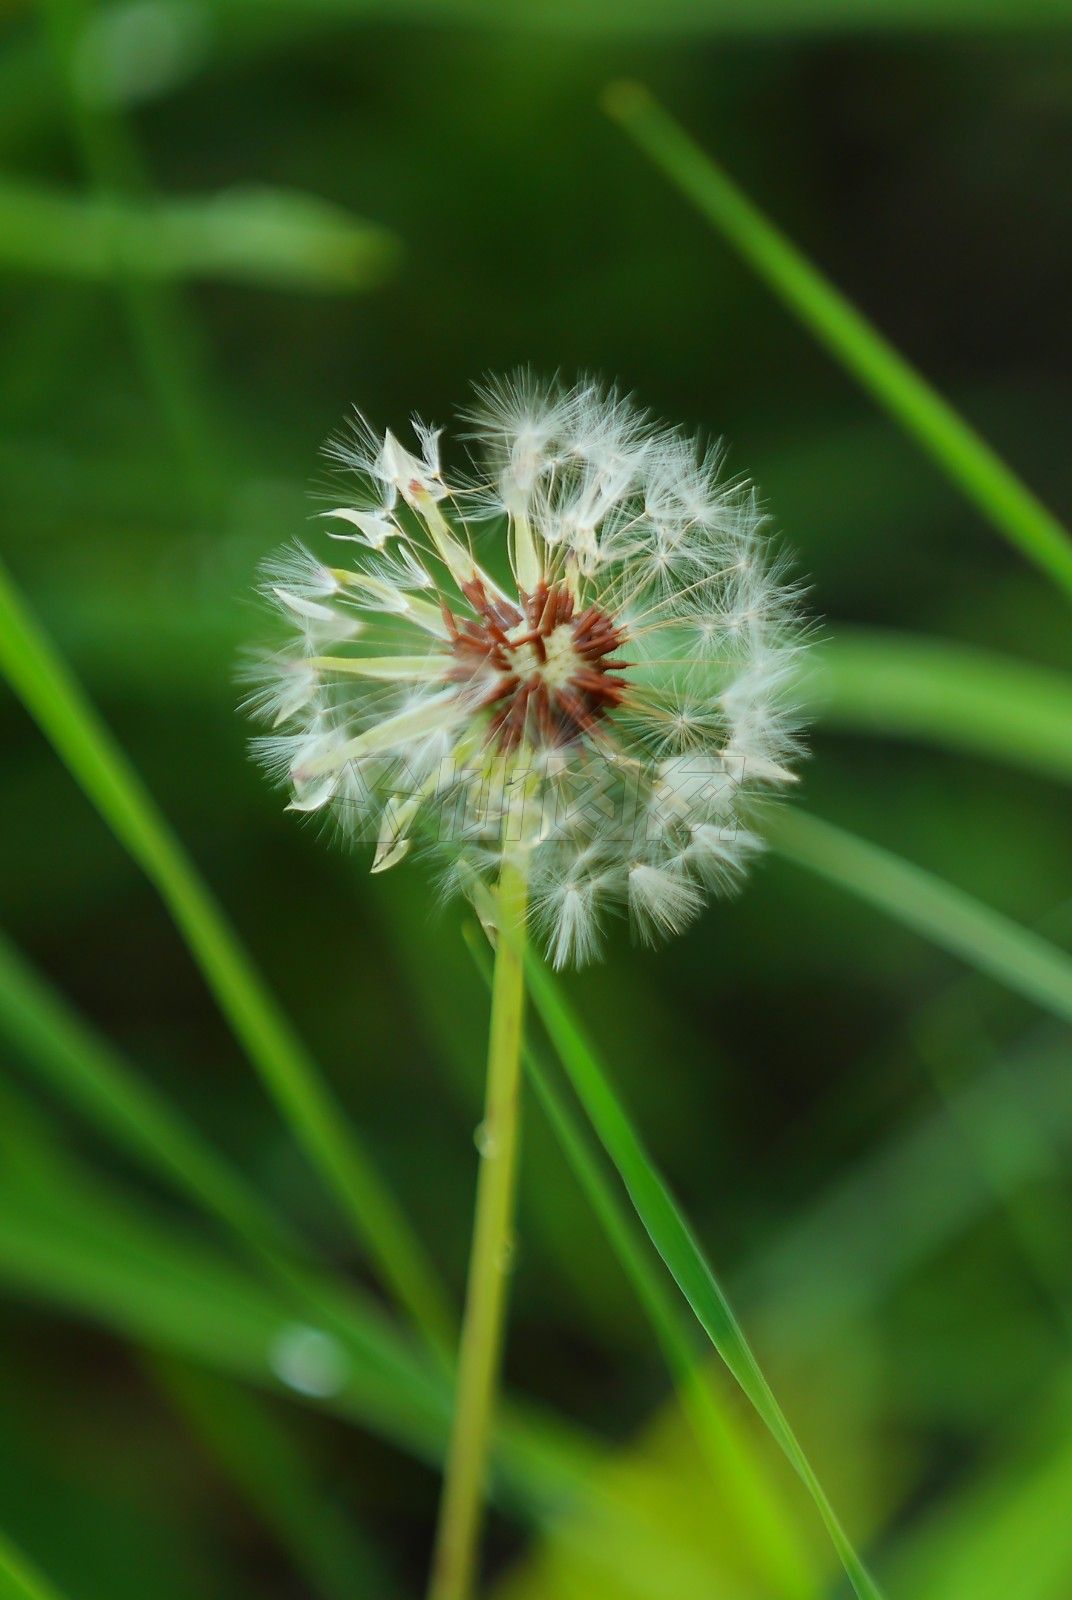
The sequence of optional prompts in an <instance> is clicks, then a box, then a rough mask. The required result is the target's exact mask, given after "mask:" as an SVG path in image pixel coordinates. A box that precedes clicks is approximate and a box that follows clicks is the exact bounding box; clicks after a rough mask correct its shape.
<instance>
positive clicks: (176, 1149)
mask: <svg viewBox="0 0 1072 1600" xmlns="http://www.w3.org/2000/svg"><path fill="white" fill-rule="evenodd" d="M0 1028H3V1029H5V1030H6V1032H7V1033H8V1035H9V1037H10V1038H11V1039H12V1040H13V1042H14V1043H15V1045H16V1047H17V1050H18V1059H19V1060H21V1061H22V1062H23V1063H24V1064H25V1065H26V1066H28V1067H29V1068H30V1069H31V1070H33V1071H35V1072H36V1073H37V1074H38V1075H39V1076H40V1077H41V1078H43V1080H44V1081H45V1082H46V1083H47V1084H49V1085H50V1086H51V1087H52V1088H53V1090H54V1091H56V1092H58V1093H59V1094H60V1095H61V1096H62V1097H63V1099H64V1101H65V1103H66V1104H67V1105H68V1106H70V1107H71V1108H72V1109H73V1110H75V1111H76V1112H77V1113H78V1114H79V1115H81V1116H82V1117H83V1118H84V1119H85V1120H86V1121H87V1123H89V1125H90V1126H92V1127H94V1128H96V1129H97V1130H98V1131H99V1132H101V1133H102V1134H103V1135H104V1136H105V1137H106V1138H108V1139H109V1140H110V1141H111V1142H112V1144H114V1145H115V1146H116V1147H118V1148H119V1149H121V1150H123V1151H125V1152H126V1153H127V1154H128V1155H129V1156H132V1157H133V1158H134V1160H135V1161H136V1162H137V1163H138V1164H139V1165H140V1166H141V1167H142V1168H143V1170H145V1171H146V1172H148V1173H149V1174H150V1175H151V1176H153V1177H155V1178H158V1179H163V1180H164V1182H165V1183H167V1184H168V1185H169V1186H170V1187H171V1188H172V1189H173V1190H174V1191H175V1192H176V1193H177V1194H178V1195H179V1196H180V1197H181V1198H183V1199H187V1200H193V1201H194V1203H195V1204H196V1205H197V1206H199V1207H200V1208H201V1210H203V1211H204V1212H205V1213H206V1214H207V1215H208V1216H210V1217H212V1218H214V1219H215V1220H216V1221H218V1222H220V1223H222V1224H223V1226H224V1228H225V1229H227V1230H228V1231H229V1232H230V1233H232V1234H233V1235H234V1237H235V1238H236V1239H237V1240H238V1242H239V1243H240V1244H241V1245H242V1246H243V1247H244V1249H245V1250H246V1252H247V1253H248V1255H249V1256H250V1258H251V1259H252V1260H253V1261H254V1262H255V1263H256V1264H257V1265H259V1266H264V1267H267V1269H268V1271H269V1272H270V1274H271V1276H272V1277H273V1279H274V1280H275V1281H276V1282H278V1283H279V1284H280V1285H281V1286H282V1287H283V1289H284V1291H285V1293H286V1295H287V1297H288V1299H290V1300H292V1301H293V1303H294V1305H295V1308H296V1311H297V1313H298V1314H299V1315H302V1316H304V1317H307V1318H309V1319H310V1320H311V1322H312V1323H313V1324H314V1325H319V1324H321V1323H322V1324H323V1325H324V1326H325V1327H326V1328H328V1329H329V1330H330V1332H331V1333H332V1335H333V1336H335V1337H337V1338H338V1339H339V1340H340V1341H341V1342H342V1344H343V1346H344V1348H345V1349H346V1350H347V1351H350V1350H352V1349H356V1351H357V1352H358V1354H359V1356H360V1355H361V1354H362V1353H363V1352H364V1351H365V1350H366V1348H367V1330H366V1328H365V1326H364V1322H363V1319H362V1316H361V1314H360V1310H359V1309H358V1308H356V1307H355V1305H354V1304H353V1303H352V1302H351V1300H350V1299H348V1298H347V1296H346V1294H345V1292H340V1286H339V1285H338V1284H337V1283H336V1282H334V1281H333V1280H332V1279H331V1278H329V1277H328V1276H327V1275H326V1274H325V1273H324V1272H323V1271H320V1270H315V1269H313V1268H311V1267H310V1266H309V1265H308V1263H307V1257H308V1254H309V1252H308V1250H307V1249H306V1247H305V1245H304V1242H303V1241H302V1240H301V1239H299V1238H298V1237H297V1236H296V1234H295V1233H294V1231H293V1229H292V1228H291V1227H290V1226H289V1224H288V1223H287V1222H286V1221H285V1220H284V1219H283V1218H282V1217H281V1216H280V1215H279V1214H278V1212H276V1211H275V1210H274V1209H273V1208H272V1207H271V1206H270V1205H269V1204H268V1203H267V1202H266V1201H265V1200H263V1199H262V1198H261V1196H260V1195H259V1194H258V1193H257V1191H256V1190H255V1189H254V1188H253V1187H252V1186H251V1185H249V1184H248V1183H246V1181H245V1180H244V1178H243V1177H242V1176H241V1174H240V1173H239V1172H238V1171H236V1170H235V1169H234V1168H233V1167H232V1166H230V1164H229V1163H228V1162H227V1161H225V1160H224V1159H223V1158H222V1157H221V1156H220V1155H219V1154H218V1153H217V1152H216V1150H215V1149H214V1148H213V1147H212V1145H210V1144H209V1143H208V1142H207V1141H205V1140H204V1139H202V1138H201V1136H200V1135H199V1134H198V1133H197V1131H196V1130H195V1129H194V1128H192V1127H191V1126H190V1124H189V1123H187V1122H186V1121H185V1120H184V1119H183V1118H182V1116H181V1115H180V1114H179V1113H177V1112H176V1111H175V1110H174V1109H173V1108H172V1107H171V1106H169V1105H168V1103H167V1101H166V1100H165V1099H164V1098H163V1097H162V1096H160V1095H158V1094H156V1093H155V1092H154V1091H153V1090H152V1089H151V1088H149V1086H148V1085H147V1084H146V1083H145V1082H144V1080H142V1079H141V1078H140V1077H139V1076H138V1075H137V1074H136V1073H135V1071H134V1070H133V1069H132V1068H131V1067H129V1066H128V1065H127V1064H126V1063H125V1062H123V1061H122V1059H121V1058H120V1057H119V1055H118V1053H117V1052H116V1051H114V1050H113V1049H112V1048H111V1047H110V1046H109V1045H108V1044H107V1042H106V1041H105V1040H103V1039H101V1038H100V1037H99V1036H98V1035H97V1034H96V1033H95V1032H94V1031H93V1030H92V1029H91V1028H90V1027H89V1026H88V1025H87V1024H86V1023H85V1022H84V1021H82V1019H81V1018H79V1017H78V1016H76V1015H75V1013H74V1012H73V1011H71V1010H70V1008H69V1007H67V1006H66V1005H65V1004H64V1003H63V1001H62V1000H61V999H60V998H59V996H58V995H56V994H55V993H54V992H53V991H52V990H51V989H50V988H49V987H48V985H46V984H45V983H44V982H43V981H42V980H41V978H39V977H38V976H37V974H35V973H34V972H33V971H32V969H31V968H30V967H29V966H28V965H27V964H26V963H25V962H24V961H22V960H21V959H20V957H19V956H18V954H17V952H16V951H15V950H14V949H13V947H12V946H11V945H10V943H9V942H8V941H7V940H6V939H5V938H4V936H3V934H2V932H0ZM7 1092H8V1093H10V1091H7ZM39 1156H40V1152H39Z"/></svg>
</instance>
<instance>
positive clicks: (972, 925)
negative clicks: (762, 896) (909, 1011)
mask: <svg viewBox="0 0 1072 1600" xmlns="http://www.w3.org/2000/svg"><path fill="white" fill-rule="evenodd" d="M770 832H771V843H772V845H773V848H774V849H775V850H777V851H778V853H779V855H782V856H785V857H786V859H787V860H790V861H794V862H796V864H797V865H798V866H802V867H807V868H808V869H809V870H810V871H812V872H817V873H818V874H819V875H820V876H821V877H824V878H827V879H829V880H830V882H831V883H836V884H837V885H838V887H839V888H842V889H847V890H848V891H849V893H850V894H854V895H856V896H857V897H858V898H859V899H862V900H866V901H867V902H868V903H869V904H870V905H873V906H875V907H877V908H878V910H880V911H884V912H885V913H886V914H887V915H888V916H891V917H894V918H895V919H896V920H897V921H898V922H902V923H904V925H905V926H906V927H908V928H911V929H912V930H913V931H914V932H915V933H920V934H922V935H923V936H924V938H926V939H930V940H931V941H932V942H933V943H934V944H937V945H941V946H942V948H943V949H946V950H949V951H951V952H952V953H953V954H954V955H956V956H960V957H961V959H962V960H964V961H967V962H969V963H970V964H971V965H972V966H974V967H977V968H978V969H979V971H980V972H985V973H988V974H989V976H990V977H992V978H996V979H997V980H998V982H999V983H1004V984H1005V985H1007V987H1008V988H1010V989H1013V990H1015V991H1016V992H1017V993H1018V994H1021V995H1023V996H1024V997H1025V998H1026V999H1028V1000H1031V1001H1033V1002H1034V1003H1035V1004H1036V1005H1039V1006H1042V1008H1043V1009H1044V1010H1046V1011H1050V1012H1052V1013H1053V1015H1054V1016H1056V1017H1060V1018H1061V1020H1062V1021H1065V1022H1072V956H1067V955H1065V953H1064V951H1062V950H1058V949H1056V948H1055V947H1054V946H1053V945H1051V944H1049V943H1048V942H1047V941H1046V940H1045V939H1043V938H1042V937H1041V936H1040V935H1039V934H1037V933H1033V932H1032V931H1031V929H1029V928H1022V927H1021V926H1020V925H1019V924H1018V923H1016V922H1013V921H1012V920H1011V919H1010V918H1008V917H1004V916H1002V914H1001V913H1000V912H999V911H994V910H992V909H991V908H990V907H989V906H986V905H983V904H982V903H981V902H980V901H978V900H976V899H975V898H974V897H973V896H972V895H970V894H965V893H964V891H963V890H962V889H957V888H955V887H954V886H953V885H952V884H949V883H946V882H944V881H943V879H941V878H938V877H935V875H934V874H933V873H931V872H927V871H926V870H925V869H924V868H923V867H917V866H915V865H914V864H913V863H911V862H909V861H902V860H901V858H900V857H899V856H895V855H893V854H892V853H891V852H890V851H888V850H883V849H882V848H881V847H880V846H878V845H874V844H869V843H868V842H867V841H866V840H864V839H858V838H856V837H855V835H854V834H851V833H846V832H845V830H844V829H843V828H837V827H835V826H834V825H833V824H832V823H829V822H821V821H820V820H819V818H818V817H811V816H807V815H805V814H804V813H803V812H801V811H800V810H799V809H794V810H790V809H788V808H787V809H786V810H784V811H783V812H782V813H780V814H779V815H778V816H777V818H775V819H773V821H772V826H771V830H770Z"/></svg>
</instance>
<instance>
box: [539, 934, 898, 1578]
mask: <svg viewBox="0 0 1072 1600" xmlns="http://www.w3.org/2000/svg"><path fill="white" fill-rule="evenodd" d="M527 972H528V979H529V987H530V991H531V994H532V998H533V1002H534V1004H535V1006H536V1009H537V1011H538V1012H539V1015H540V1020H541V1021H542V1023H543V1025H544V1027H545V1028H546V1030H547V1033H548V1036H549V1037H550V1039H551V1042H552V1043H553V1045H554V1047H555V1050H556V1052H557V1054H558V1057H559V1059H560V1061H561V1062H562V1065H563V1067H564V1068H565V1070H566V1073H567V1075H568V1076H569V1079H570V1081H571V1083H572V1084H573V1087H574V1089H575V1091H576V1093H577V1096H578V1098H579V1099H580V1101H581V1104H582V1105H583V1106H584V1109H585V1111H586V1113H587V1115H588V1117H589V1119H590V1121H591V1123H592V1126H593V1127H594V1128H595V1130H596V1133H597V1134H598V1135H599V1138H600V1140H601V1141H602V1143H603V1147H604V1149H605V1150H606V1152H607V1154H608V1155H609V1156H610V1158H611V1160H612V1162H613V1163H614V1165H615V1167H616V1168H617V1169H618V1173H619V1176H620V1177H621V1179H622V1182H623V1183H624V1184H625V1187H626V1189H627V1190H628V1192H629V1196H630V1198H631V1200H632V1202H633V1205H634V1206H635V1208H636V1212H637V1215H638V1216H639V1218H640V1220H641V1222H642V1223H643V1224H644V1227H645V1228H646V1229H647V1232H648V1235H649V1237H650V1238H651V1241H652V1243H653V1244H654V1245H655V1248H656V1249H657V1250H658V1252H659V1254H660V1255H661V1256H662V1258H663V1260H664V1262H665V1263H666V1265H667V1267H668V1268H669V1270H670V1272H671V1273H672V1274H673V1277H674V1279H675V1281H676V1282H677V1284H678V1287H679V1288H680V1289H681V1292H682V1294H683V1295H684V1296H685V1298H686V1300H687V1301H688V1303H689V1305H690V1306H691V1307H692V1309H693V1311H694V1312H695V1314H696V1316H697V1318H698V1320H699V1322H700V1324H701V1326H702V1327H703V1328H704V1329H705V1330H706V1332H707V1334H708V1336H709V1338H710V1340H711V1343H712V1344H713V1345H714V1347H715V1349H716V1350H717V1351H718V1353H719V1355H720V1356H721V1357H722V1359H723V1361H724V1362H725V1363H726V1365H727V1367H728V1368H729V1370H730V1372H731V1373H732V1374H733V1376H734V1378H736V1380H737V1382H738V1383H739V1384H740V1386H741V1389H742V1390H743V1392H744V1393H745V1395H747V1397H748V1399H749V1400H750V1401H751V1403H752V1405H753V1406H754V1407H755V1409H756V1411H757V1412H758V1414H759V1416H760V1417H761V1418H762V1420H763V1421H764V1423H765V1424H766V1426H767V1427H768V1428H769V1430H770V1432H771V1434H772V1436H773V1437H774V1439H775V1440H776V1441H777V1443H778V1444H779V1445H780V1446H781V1448H782V1450H783V1451H784V1452H785V1455H786V1457H787V1459H788V1460H789V1462H790V1463H791V1465H792V1466H793V1467H794V1469H795V1470H796V1472H797V1473H798V1474H799V1476H800V1478H801V1480H802V1482H803V1483H804V1485H805V1487H806V1488H807V1490H808V1492H809V1494H810V1495H811V1497H812V1499H813V1500H814V1502H815V1505H816V1508H817V1509H818V1512H819V1515H820V1516H821V1518H822V1520H823V1523H824V1525H825V1527H826V1529H827V1531H828V1533H829V1534H830V1538H831V1540H832V1542H833V1545H834V1548H835V1550H836V1551H837V1553H838V1557H839V1559H840V1561H841V1563H842V1566H843V1567H844V1569H845V1572H846V1575H847V1576H848V1578H849V1581H850V1583H851V1584H852V1587H853V1590H854V1592H855V1593H856V1594H857V1595H858V1596H859V1597H860V1600H880V1597H881V1591H880V1590H879V1588H878V1586H877V1585H876V1583H875V1581H874V1579H873V1578H872V1577H871V1575H870V1573H869V1572H868V1571H867V1569H866V1567H865V1566H864V1564H863V1562H862V1561H861V1559H860V1557H859V1556H858V1555H857V1553H856V1551H855V1550H854V1548H853V1546H852V1544H851V1542H850V1540H849V1538H848V1536H847V1534H846V1533H845V1531H844V1529H843V1528H842V1526H841V1523H840V1522H839V1521H838V1518H837V1514H836V1513H835V1511H834V1509H833V1506H832V1505H831V1504H830V1501H829V1500H828V1498H827V1496H826V1492H825V1490H824V1489H823V1486H822V1484H821V1483H820V1482H819V1479H818V1478H817V1477H816V1475H815V1471H814V1469H813V1468H812V1465H811V1462H810V1461H809V1460H808V1457H807V1456H806V1454H805V1453H804V1450H803V1448H802V1447H801V1445H800V1443H799V1441H798V1439H797V1437H796V1435H795V1433H794V1432H793V1430H792V1428H791V1427H790V1425H789V1422H788V1421H787V1419H786V1417H785V1415H784V1413H783V1412H782V1409H781V1407H780V1406H779V1404H778V1402H777V1400H776V1399H775V1397H774V1394H773V1393H772V1391H771V1388H770V1385H769V1384H768V1383H767V1380H766V1378H765V1377H764V1376H763V1373H762V1371H761V1369H760V1367H759V1364H758V1362H757V1361H756V1358H755V1356H754V1355H753V1353H752V1350H751V1347H750V1345H749V1344H748V1341H747V1339H746V1338H745V1336H744V1333H743V1331H742V1329H741V1327H740V1325H739V1324H738V1322H737V1319H736V1317H735V1316H734V1314H733V1311H732V1309H731V1307H730V1304H729V1301H728V1300H727V1299H726V1296H725V1294H724V1293H723V1291H722V1288H721V1286H720V1285H719V1283H718V1280H717V1279H716V1277H715V1275H714V1273H713V1272H712V1270H711V1268H710V1266H709V1265H708V1262H707V1260H706V1257H705V1256H704V1254H703V1252H702V1250H701V1249H700V1246H699V1244H698V1243H697V1241H696V1239H695V1238H694V1237H693V1234H692V1232H691V1230H690V1228H689V1225H688V1223H687V1222H686V1221H685V1218H684V1216H683V1215H682V1213H681V1211H680V1210H679V1208H678V1206H677V1204H676V1202H675V1201H674V1199H673V1198H672V1196H671V1194H670V1192H669V1190H668V1189H667V1187H666V1185H665V1183H664V1182H663V1179H662V1177H661V1175H660V1174H659V1172H658V1170H657V1168H656V1167H655V1166H654V1165H653V1163H652V1161H651V1159H650V1157H649V1156H648V1154H647V1152H646V1150H645V1149H644V1146H643V1144H642V1142H641V1140H640V1137H639V1135H638V1134H637V1132H636V1130H635V1129H634V1127H633V1124H632V1122H631V1121H630V1119H629V1117H628V1115H627V1113H626V1111H625V1109H624V1107H623V1106H622V1104H621V1102H620V1101H619V1099H618V1097H617V1095H616V1094H615V1092H614V1090H613V1088H612V1087H611V1083H610V1080H609V1078H608V1077H607V1075H606V1073H605V1071H604V1070H603V1068H602V1066H601V1065H600V1063H599V1061H598V1059H597V1057H596V1055H595V1053H594V1052H593V1050H592V1047H591V1045H590V1044H589V1042H588V1040H587V1039H586V1037H585V1035H584V1033H583V1032H582V1030H581V1028H580V1026H579V1024H578V1023H577V1021H576V1019H575V1018H574V1016H573V1015H572V1013H571V1012H570V1011H569V1009H568V1008H567V1006H566V1004H565V1002H564V1000H563V998H562V996H561V994H560V992H559V988H558V985H557V984H556V983H555V981H554V980H553V979H552V977H551V975H550V973H549V972H548V971H547V969H546V968H545V967H543V966H542V965H541V964H540V963H539V962H537V961H535V960H529V962H528V963H527Z"/></svg>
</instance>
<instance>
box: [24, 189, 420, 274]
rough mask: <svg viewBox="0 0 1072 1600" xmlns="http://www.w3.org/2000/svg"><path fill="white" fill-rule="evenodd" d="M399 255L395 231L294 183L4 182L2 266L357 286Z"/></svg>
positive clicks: (33, 270) (383, 271) (56, 271)
mask: <svg viewBox="0 0 1072 1600" xmlns="http://www.w3.org/2000/svg"><path fill="white" fill-rule="evenodd" d="M397 256H398V244H397V241H396V240H395V239H394V237H393V235H391V234H390V233H388V232H387V230H386V229H383V228H378V227H376V226H374V225H373V224H371V223H367V222H362V221H361V220H360V219H359V218H357V217H353V216H351V215H350V214H349V213H348V212H346V211H344V210H343V209H342V207H341V206H335V205H332V204H331V203H330V202H328V201H326V200H321V199H319V198H317V197H316V196H313V195H306V194H298V193H294V192H292V191H289V190H285V189H271V188H260V189H230V190H223V191H221V192H220V193H219V194H216V195H208V196H204V197H200V196H199V197H190V198H187V197H184V198H183V199H181V200H167V201H164V200H161V201H141V202H137V201H118V200H114V199H110V198H105V197H95V196H83V195H70V194H63V193H60V192H58V191H56V190H50V189H45V188H43V187H41V186H40V185H36V184H29V183H14V182H12V181H11V180H10V179H5V180H4V181H2V182H0V265H2V266H3V267H5V268H7V269H8V270H11V269H15V270H16V271H20V272H31V273H46V274H53V275H57V276H61V277H66V278H72V277H73V278H89V279H96V280H97V281H100V282H110V281H112V280H114V279H116V278H119V277H122V276H123V275H130V276H132V277H137V278H161V279H168V278H175V279H178V278H202V279H217V280H221V279H230V280H232V281H234V282H238V283H248V284H260V285H263V286H264V287H267V288H276V289H312V290H346V291H350V290H355V289H368V288H371V287H373V286H374V285H376V284H378V283H380V282H382V280H383V279H384V277H385V276H386V275H387V274H388V272H389V271H390V269H391V267H392V265H393V264H394V262H395V260H396V259H397Z"/></svg>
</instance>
